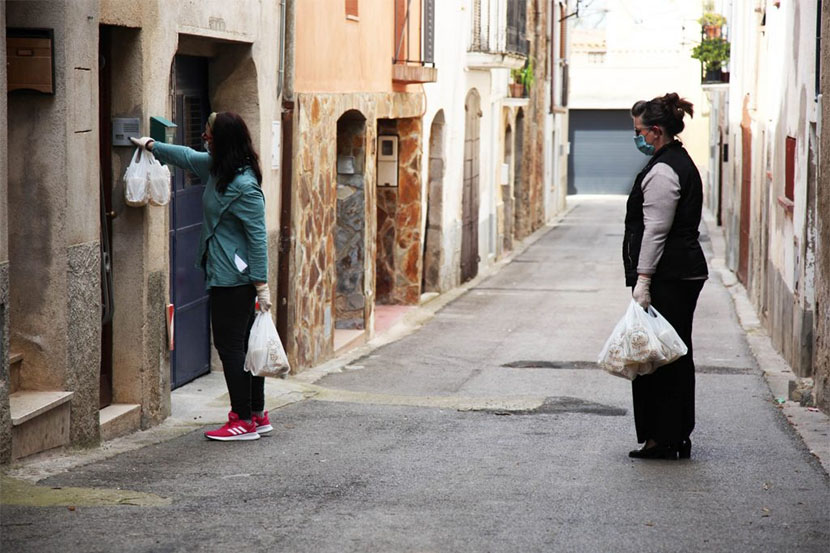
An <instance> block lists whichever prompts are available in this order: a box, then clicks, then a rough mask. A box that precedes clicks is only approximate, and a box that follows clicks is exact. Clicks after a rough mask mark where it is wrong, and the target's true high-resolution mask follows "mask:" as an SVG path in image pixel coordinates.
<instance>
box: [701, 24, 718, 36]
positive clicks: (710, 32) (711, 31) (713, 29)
mask: <svg viewBox="0 0 830 553" xmlns="http://www.w3.org/2000/svg"><path fill="white" fill-rule="evenodd" d="M703 34H705V35H706V38H720V37H721V27H720V26H718V25H704V26H703Z"/></svg>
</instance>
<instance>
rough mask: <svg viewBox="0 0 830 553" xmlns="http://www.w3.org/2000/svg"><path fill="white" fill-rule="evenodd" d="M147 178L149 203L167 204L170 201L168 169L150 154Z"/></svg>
mask: <svg viewBox="0 0 830 553" xmlns="http://www.w3.org/2000/svg"><path fill="white" fill-rule="evenodd" d="M147 178H148V179H149V187H150V203H151V204H152V205H167V203H168V202H169V201H170V170H169V169H168V168H167V167H165V166H164V165H162V164H161V163H159V162H158V160H157V159H156V158H155V156H153V155H150V170H149V172H148V175H147Z"/></svg>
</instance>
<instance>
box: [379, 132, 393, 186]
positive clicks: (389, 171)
mask: <svg viewBox="0 0 830 553" xmlns="http://www.w3.org/2000/svg"><path fill="white" fill-rule="evenodd" d="M378 186H398V137H397V136H389V135H380V136H378Z"/></svg>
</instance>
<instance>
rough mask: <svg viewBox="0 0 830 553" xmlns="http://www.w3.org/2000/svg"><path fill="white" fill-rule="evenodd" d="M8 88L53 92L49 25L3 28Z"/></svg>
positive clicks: (52, 50) (52, 55) (52, 47)
mask: <svg viewBox="0 0 830 553" xmlns="http://www.w3.org/2000/svg"><path fill="white" fill-rule="evenodd" d="M6 75H7V78H8V91H9V92H12V91H14V90H36V91H38V92H43V93H45V94H54V93H55V86H54V83H55V70H54V39H53V33H52V30H51V29H6Z"/></svg>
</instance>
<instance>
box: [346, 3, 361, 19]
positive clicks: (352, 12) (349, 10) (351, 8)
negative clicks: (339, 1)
mask: <svg viewBox="0 0 830 553" xmlns="http://www.w3.org/2000/svg"><path fill="white" fill-rule="evenodd" d="M349 16H352V17H357V16H358V15H357V0H346V17H349Z"/></svg>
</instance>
